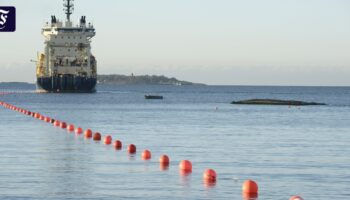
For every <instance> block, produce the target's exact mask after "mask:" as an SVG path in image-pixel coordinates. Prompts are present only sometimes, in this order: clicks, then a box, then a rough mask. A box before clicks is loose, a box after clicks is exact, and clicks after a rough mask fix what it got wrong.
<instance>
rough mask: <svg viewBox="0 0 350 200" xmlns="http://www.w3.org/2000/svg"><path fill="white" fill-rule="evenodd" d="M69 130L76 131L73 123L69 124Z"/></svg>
mask: <svg viewBox="0 0 350 200" xmlns="http://www.w3.org/2000/svg"><path fill="white" fill-rule="evenodd" d="M67 131H70V132H73V131H74V125H73V124H69V125H68V126H67Z"/></svg>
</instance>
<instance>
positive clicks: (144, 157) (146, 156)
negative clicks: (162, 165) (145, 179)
mask: <svg viewBox="0 0 350 200" xmlns="http://www.w3.org/2000/svg"><path fill="white" fill-rule="evenodd" d="M151 157H152V155H151V152H150V151H149V150H148V149H146V150H144V151H143V152H142V155H141V158H142V160H149V159H151Z"/></svg>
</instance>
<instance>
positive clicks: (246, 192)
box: [0, 93, 303, 200]
mask: <svg viewBox="0 0 350 200" xmlns="http://www.w3.org/2000/svg"><path fill="white" fill-rule="evenodd" d="M0 95H1V93H0ZM0 105H1V106H3V107H5V108H7V109H11V110H14V111H17V112H20V113H23V114H24V115H29V116H32V117H33V118H35V119H39V120H41V121H44V122H47V123H51V124H53V126H55V127H60V128H62V129H66V130H67V131H68V132H71V133H73V132H74V133H75V134H77V135H81V134H83V135H84V137H85V138H86V139H91V138H92V139H93V140H94V141H101V140H102V135H101V133H99V132H95V133H93V132H92V130H91V129H86V130H85V131H83V129H82V128H81V127H77V128H75V126H74V124H68V125H67V123H66V122H63V121H59V120H55V119H52V118H50V117H48V116H44V115H41V114H40V113H37V112H31V111H29V110H26V109H23V108H19V107H16V106H14V105H11V104H8V103H5V102H2V101H0ZM103 142H104V144H106V145H110V144H112V136H110V135H107V136H105V137H104V138H103ZM113 146H114V148H115V149H117V150H120V149H122V142H121V141H120V140H115V141H114V142H113ZM127 152H128V153H129V154H135V153H136V145H134V144H130V145H128V147H127ZM141 158H142V160H150V159H151V158H152V153H151V151H150V150H148V149H146V150H144V151H143V152H142V154H141ZM159 164H160V166H161V168H162V169H166V168H167V167H168V166H169V164H170V159H169V157H168V156H167V155H161V156H160V157H159ZM179 171H180V174H181V175H188V174H190V173H192V163H191V161H189V160H182V161H180V163H179ZM203 180H204V183H206V184H208V185H212V184H215V183H216V180H217V174H216V172H215V170H213V169H206V170H205V171H204V173H203ZM242 196H243V199H244V200H248V199H256V198H257V197H258V185H257V183H256V182H255V181H253V180H246V181H245V182H244V183H243V185H242ZM289 200H303V198H302V197H300V196H292V197H291V198H290V199H289Z"/></svg>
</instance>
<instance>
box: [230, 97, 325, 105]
mask: <svg viewBox="0 0 350 200" xmlns="http://www.w3.org/2000/svg"><path fill="white" fill-rule="evenodd" d="M231 104H251V105H288V106H314V105H326V104H324V103H317V102H305V101H295V100H279V99H248V100H241V101H232V102H231Z"/></svg>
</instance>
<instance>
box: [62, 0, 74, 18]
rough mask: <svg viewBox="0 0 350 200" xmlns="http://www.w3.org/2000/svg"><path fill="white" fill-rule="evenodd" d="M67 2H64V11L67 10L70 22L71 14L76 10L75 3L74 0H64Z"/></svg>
mask: <svg viewBox="0 0 350 200" xmlns="http://www.w3.org/2000/svg"><path fill="white" fill-rule="evenodd" d="M63 1H64V2H65V3H64V4H63V7H64V9H63V11H65V14H66V16H67V21H69V22H70V15H71V14H72V13H73V10H74V4H73V0H63Z"/></svg>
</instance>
